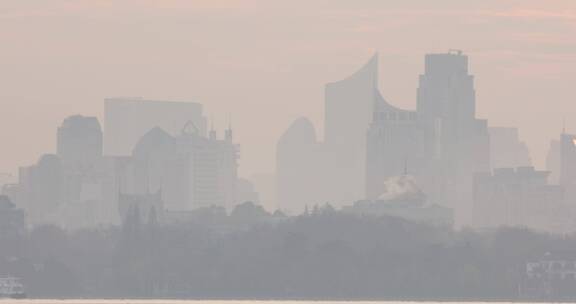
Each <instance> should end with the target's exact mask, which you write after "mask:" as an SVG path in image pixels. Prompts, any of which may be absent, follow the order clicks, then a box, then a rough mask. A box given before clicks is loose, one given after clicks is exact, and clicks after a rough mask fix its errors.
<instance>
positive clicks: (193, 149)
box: [121, 121, 238, 212]
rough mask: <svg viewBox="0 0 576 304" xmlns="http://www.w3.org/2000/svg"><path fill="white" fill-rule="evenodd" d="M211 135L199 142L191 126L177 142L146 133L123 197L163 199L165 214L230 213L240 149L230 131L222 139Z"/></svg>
mask: <svg viewBox="0 0 576 304" xmlns="http://www.w3.org/2000/svg"><path fill="white" fill-rule="evenodd" d="M210 133H211V136H210V137H206V136H202V135H201V131H200V130H199V128H197V127H196V126H195V125H194V123H193V122H192V121H189V122H187V123H186V124H185V125H184V127H183V128H181V131H180V134H179V135H178V136H172V135H170V134H168V133H167V132H165V131H164V130H162V129H161V128H158V127H156V128H153V129H151V130H149V132H148V133H146V134H145V135H144V136H143V137H142V138H141V139H140V140H139V142H138V143H137V144H136V147H135V148H134V152H133V155H132V159H131V161H130V164H129V165H128V167H127V173H126V176H127V177H126V179H125V180H126V184H125V185H122V187H121V188H122V192H123V193H125V194H135V195H149V194H150V193H161V195H162V201H163V205H164V208H165V210H166V211H167V212H182V211H190V210H193V209H196V208H202V207H210V206H220V207H226V208H232V207H234V205H235V204H237V203H238V202H237V201H236V199H237V196H236V185H237V182H238V176H237V168H238V164H237V160H238V147H237V145H235V144H234V143H233V136H232V130H231V129H228V130H226V132H225V136H224V139H218V138H217V136H216V133H215V132H210Z"/></svg>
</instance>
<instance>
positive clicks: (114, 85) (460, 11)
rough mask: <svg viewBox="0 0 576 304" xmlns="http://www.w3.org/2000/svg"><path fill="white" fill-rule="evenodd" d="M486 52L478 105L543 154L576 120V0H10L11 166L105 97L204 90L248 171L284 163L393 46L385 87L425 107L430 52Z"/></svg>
mask: <svg viewBox="0 0 576 304" xmlns="http://www.w3.org/2000/svg"><path fill="white" fill-rule="evenodd" d="M450 48H458V49H462V50H464V51H465V52H466V53H467V54H468V55H470V57H471V70H472V73H473V74H474V75H475V76H476V91H477V104H478V113H479V116H480V117H481V118H487V119H489V121H490V125H492V126H517V127H519V128H520V135H521V136H522V138H523V139H524V140H526V141H527V142H528V143H529V146H530V149H531V152H532V156H533V159H534V160H535V162H536V165H538V166H541V165H542V164H543V160H544V157H545V153H546V151H547V149H548V143H549V140H550V139H552V138H557V137H558V136H559V132H560V131H561V128H562V119H563V117H565V118H566V126H567V130H568V131H572V132H575V133H576V91H575V89H574V88H575V87H576V2H575V1H574V0H546V1H542V0H517V1H514V0H509V1H507V0H481V1H480V0H478V1H462V0H441V1H438V0H436V1H429V0H420V1H415V0H408V1H406V0H402V1H384V0H363V1H362V0H355V1H351V0H350V1H335V0H290V1H275V0H246V1H240V0H229V1H225V0H198V1H194V0H0V143H1V144H0V172H3V171H4V172H5V171H15V169H16V168H17V167H18V166H19V165H28V164H31V163H33V162H35V161H36V160H37V159H38V157H39V156H40V154H42V153H43V152H53V151H54V150H55V137H56V128H57V126H58V124H60V123H61V121H62V120H63V119H64V118H65V117H66V116H68V115H71V114H83V115H96V116H98V117H99V118H100V120H101V123H102V113H103V99H104V98H105V97H109V96H143V97H146V98H151V99H175V100H192V101H198V102H201V103H203V104H204V105H205V108H206V112H207V114H208V116H210V115H211V113H213V114H214V116H215V118H216V119H217V126H218V127H220V128H222V127H223V126H224V123H225V121H226V116H227V113H232V122H233V127H234V129H235V132H236V136H237V141H238V142H240V144H241V146H242V147H241V164H240V166H241V167H240V172H241V174H242V175H245V176H250V175H251V174H253V173H259V172H270V171H272V170H273V168H274V150H275V145H276V141H277V139H278V137H279V135H280V134H281V133H282V132H283V131H284V130H285V128H286V127H287V126H288V125H289V124H290V122H291V121H292V120H294V119H295V118H297V117H299V116H302V115H305V116H308V117H309V118H311V119H312V120H313V121H314V122H315V123H316V126H317V127H318V132H319V133H321V132H322V130H321V127H322V124H323V116H324V115H323V110H324V106H323V103H324V101H323V98H324V96H323V90H324V84H325V83H326V82H330V81H335V80H338V79H341V78H344V77H345V76H347V75H349V74H350V73H352V72H353V71H355V70H356V69H357V68H359V67H360V66H361V65H362V64H364V62H365V61H366V60H368V58H369V57H370V55H371V54H372V53H373V52H374V51H375V50H378V51H379V52H380V71H381V79H380V87H381V91H382V93H383V95H384V96H385V97H386V98H387V99H388V100H389V101H391V102H392V103H393V104H395V105H397V106H400V107H405V108H414V106H415V95H416V87H417V80H418V75H419V74H420V73H421V72H422V70H423V56H424V54H425V53H428V52H443V51H446V50H448V49H450Z"/></svg>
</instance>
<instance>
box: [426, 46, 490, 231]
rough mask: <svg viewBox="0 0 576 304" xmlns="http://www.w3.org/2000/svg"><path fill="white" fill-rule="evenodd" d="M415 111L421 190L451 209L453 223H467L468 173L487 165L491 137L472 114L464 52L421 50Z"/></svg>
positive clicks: (471, 79) (471, 81)
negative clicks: (422, 156) (422, 165)
mask: <svg viewBox="0 0 576 304" xmlns="http://www.w3.org/2000/svg"><path fill="white" fill-rule="evenodd" d="M417 112H418V119H419V121H420V123H421V126H422V129H423V132H424V135H423V137H424V151H425V153H426V154H427V155H428V157H429V159H430V161H429V162H428V165H427V166H428V168H427V169H426V171H425V172H426V173H425V174H424V176H423V177H422V178H421V179H422V180H423V182H422V185H423V188H424V191H425V192H426V193H428V194H429V195H430V196H431V197H432V198H433V200H434V201H442V202H445V203H447V204H448V205H450V206H451V207H452V208H454V210H455V212H456V221H457V224H458V225H465V224H469V223H470V220H471V218H470V216H471V212H472V210H471V209H472V208H471V207H472V200H471V198H472V178H473V174H474V172H488V171H489V170H490V148H489V147H490V142H489V135H488V130H487V122H486V120H480V119H477V118H476V97H475V91H474V77H473V76H472V75H470V74H469V72H468V56H466V55H463V54H462V52H461V51H453V50H451V51H449V52H448V53H443V54H428V55H426V57H425V72H424V74H423V75H420V83H419V87H418V92H417Z"/></svg>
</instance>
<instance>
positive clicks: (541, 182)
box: [474, 167, 574, 233]
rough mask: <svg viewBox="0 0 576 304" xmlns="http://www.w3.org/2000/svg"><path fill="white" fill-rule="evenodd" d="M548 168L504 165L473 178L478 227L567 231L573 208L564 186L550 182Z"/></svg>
mask: <svg viewBox="0 0 576 304" xmlns="http://www.w3.org/2000/svg"><path fill="white" fill-rule="evenodd" d="M547 177H548V172H547V171H536V170H534V168H532V167H520V168H502V169H496V170H494V173H489V172H483V173H477V174H476V176H475V178H474V223H475V225H476V226H477V227H481V228H487V227H492V228H494V227H499V226H517V227H527V228H531V229H536V230H540V231H548V232H556V233H568V232H570V231H572V230H573V228H574V223H573V220H572V214H573V211H574V208H573V207H572V206H571V204H567V201H566V200H565V191H564V187H562V186H559V185H549V184H548V183H547Z"/></svg>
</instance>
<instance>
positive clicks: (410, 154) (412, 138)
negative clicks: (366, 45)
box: [366, 94, 425, 200]
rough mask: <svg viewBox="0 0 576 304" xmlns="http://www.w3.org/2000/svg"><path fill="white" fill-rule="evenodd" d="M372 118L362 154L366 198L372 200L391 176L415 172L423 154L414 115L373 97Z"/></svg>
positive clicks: (378, 194)
mask: <svg viewBox="0 0 576 304" xmlns="http://www.w3.org/2000/svg"><path fill="white" fill-rule="evenodd" d="M377 96H378V100H377V102H376V104H375V107H374V109H375V110H374V117H373V120H372V123H371V124H370V128H369V130H368V136H367V138H368V141H367V151H366V155H367V158H366V198H367V199H370V200H373V199H376V198H378V197H379V196H380V195H381V194H382V193H383V192H384V191H385V186H384V182H385V181H386V180H387V179H388V178H390V177H393V176H400V175H404V174H407V173H408V170H410V171H411V173H412V174H416V173H419V172H418V171H419V169H420V168H421V167H422V162H423V161H424V158H425V155H423V146H422V129H421V128H420V125H419V124H418V120H417V113H416V112H415V111H407V110H402V109H398V108H396V107H394V106H392V105H390V104H389V103H388V102H387V101H386V100H384V98H382V97H381V96H380V94H378V95H377Z"/></svg>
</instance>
